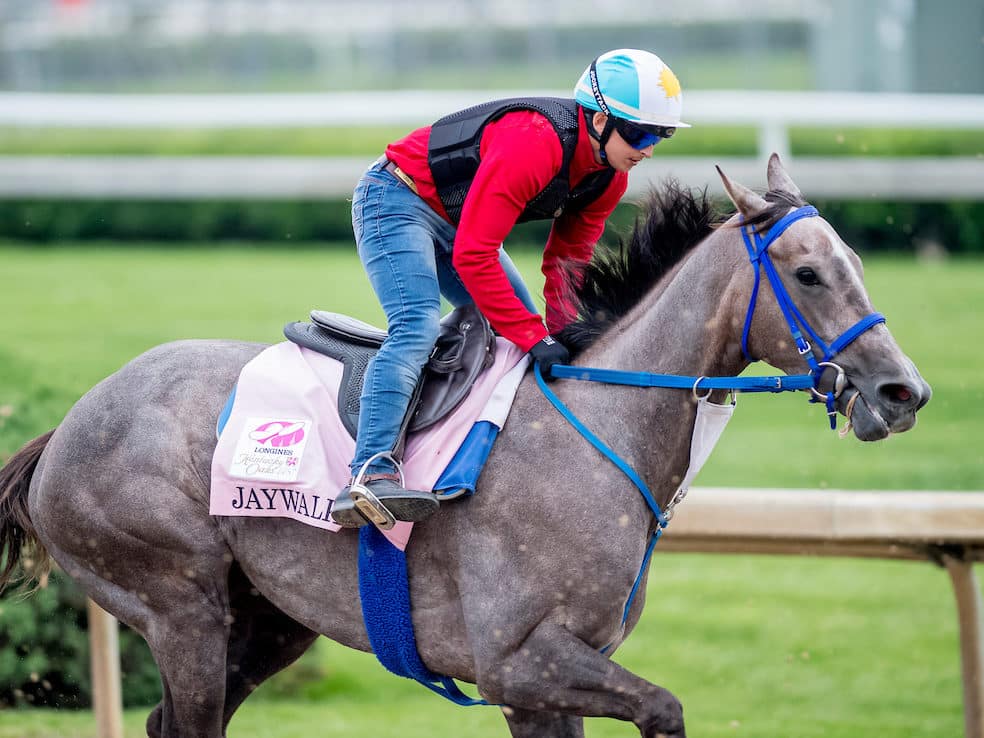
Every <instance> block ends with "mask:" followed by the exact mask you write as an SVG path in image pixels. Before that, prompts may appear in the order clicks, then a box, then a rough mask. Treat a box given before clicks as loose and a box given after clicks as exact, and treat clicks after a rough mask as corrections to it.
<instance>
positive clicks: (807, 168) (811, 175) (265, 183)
mask: <svg viewBox="0 0 984 738" xmlns="http://www.w3.org/2000/svg"><path fill="white" fill-rule="evenodd" d="M373 158H374V157H363V158H357V157H355V158H353V157H348V158H341V157H339V158H335V157H332V158H317V157H310V158H307V157H266V156H254V157H225V156H212V157H183V156H175V157H123V156H121V157H84V156H73V157H55V156H52V157H33V156H31V157H18V156H8V157H0V197H54V198H81V199H85V198H109V199H141V198H143V199H164V200H167V199H172V200H173V199H179V200H180V199H199V198H201V199H208V198H231V199H266V200H279V199H288V200H290V199H318V198H339V197H349V196H351V194H352V189H353V188H354V187H355V183H356V182H357V181H358V179H359V175H360V174H361V173H362V171H363V170H364V169H365V168H366V166H367V165H368V164H369V163H370V162H371V160H372V159H373ZM785 161H786V165H787V168H788V169H789V171H790V173H791V175H792V176H793V178H794V179H795V180H796V182H797V184H798V185H799V186H800V189H802V190H803V192H804V193H806V195H807V197H810V198H818V197H831V198H839V197H847V198H855V199H896V200H948V199H952V198H957V199H977V200H980V199H984V158H982V159H968V158H931V157H919V158H916V157H912V158H871V159H860V158H853V157H851V158H836V159H835V158H830V159H820V158H806V157H803V158H796V159H786V160H785ZM715 165H720V166H721V168H722V169H723V170H724V171H725V172H727V174H728V176H729V177H731V178H732V179H734V180H736V181H740V182H742V183H744V184H747V185H748V186H750V187H755V186H760V185H764V184H765V182H764V179H765V167H764V166H763V164H762V162H761V161H759V160H757V159H750V158H736V157H718V158H705V157H675V156H656V157H654V158H653V159H652V160H650V161H647V162H644V163H643V164H640V165H639V169H638V171H637V172H636V173H634V175H633V176H632V177H630V178H629V187H630V189H629V192H628V194H629V196H630V197H632V196H637V195H639V194H641V193H642V192H643V191H645V190H646V189H647V188H648V187H649V186H650V184H651V183H653V182H658V181H659V180H661V179H663V178H665V177H667V176H670V175H672V176H674V177H676V178H677V179H678V180H680V182H682V183H684V184H686V185H688V186H693V187H703V186H704V185H708V188H709V190H710V191H711V192H714V193H717V194H723V189H722V187H721V182H720V179H719V178H718V176H717V174H716V173H715V171H714V166H715Z"/></svg>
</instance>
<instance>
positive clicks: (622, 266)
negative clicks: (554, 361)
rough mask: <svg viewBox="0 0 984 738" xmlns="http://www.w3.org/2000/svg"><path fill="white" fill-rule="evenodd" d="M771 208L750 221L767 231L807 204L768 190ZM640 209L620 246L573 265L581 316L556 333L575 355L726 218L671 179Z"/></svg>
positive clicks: (572, 290) (571, 286)
mask: <svg viewBox="0 0 984 738" xmlns="http://www.w3.org/2000/svg"><path fill="white" fill-rule="evenodd" d="M764 197H765V199H766V200H767V201H768V202H769V203H771V205H770V207H769V208H768V209H766V210H764V211H763V212H761V213H759V214H758V215H757V216H755V217H754V218H752V219H751V220H749V221H746V223H748V224H751V225H754V226H755V228H756V230H758V231H763V230H765V229H768V228H769V227H771V226H772V225H773V224H774V223H775V222H776V221H778V220H779V219H780V218H781V217H782V216H783V215H785V213H786V212H787V211H788V210H789V208H790V207H799V206H801V205H805V204H806V203H805V202H804V201H803V199H802V197H801V196H798V195H794V194H792V193H789V192H783V191H776V192H772V191H770V192H767V193H766V194H765V195H764ZM640 210H641V212H640V214H639V215H637V216H636V219H635V223H634V225H633V227H632V231H631V233H630V234H629V236H628V238H627V239H626V238H624V237H621V236H620V237H619V239H618V245H617V246H616V247H605V246H601V245H600V244H599V248H596V249H595V252H594V255H593V257H592V259H591V261H590V262H589V263H588V265H587V266H586V267H584V268H583V269H581V270H575V269H571V270H569V271H568V275H567V286H568V292H569V295H570V299H571V303H572V305H573V307H574V311H575V313H576V315H577V318H576V319H575V320H574V321H573V322H571V323H570V324H569V325H567V326H566V327H565V328H564V329H563V330H562V331H561V332H560V333H559V335H558V338H559V339H560V340H561V342H563V344H564V345H565V346H567V348H568V349H570V351H571V353H572V354H573V355H575V356H576V355H577V354H579V353H580V352H582V351H584V350H585V349H586V348H588V346H590V345H591V344H592V343H594V342H595V341H596V340H597V339H598V337H599V336H601V335H602V334H603V333H604V332H605V331H606V330H608V328H610V327H611V326H612V325H614V324H615V323H616V322H617V321H618V320H619V319H620V318H621V317H622V316H624V315H626V314H627V313H628V312H629V311H630V310H631V309H632V308H633V307H635V306H636V305H637V304H638V303H639V302H640V301H641V300H642V299H643V297H645V296H646V294H648V293H649V291H650V290H651V289H652V288H653V287H654V286H655V285H656V284H657V283H658V282H659V281H660V280H661V279H662V278H663V277H664V276H665V275H666V274H668V273H669V272H670V271H671V270H672V269H673V268H674V267H675V266H676V265H677V264H679V263H680V262H681V261H682V260H683V259H684V257H685V256H687V254H689V253H690V252H691V251H692V250H693V249H694V248H695V247H696V246H697V244H699V243H700V242H701V241H703V240H704V239H705V238H707V237H708V236H709V235H711V233H712V232H713V231H714V230H715V229H716V228H718V227H720V226H721V225H722V224H723V223H724V222H725V221H726V220H727V219H728V218H730V217H731V214H730V213H726V214H722V213H721V212H720V211H718V210H717V209H716V208H715V206H714V203H713V201H712V200H711V199H710V198H709V197H708V195H707V188H706V187H705V188H704V189H702V190H692V189H689V188H685V187H683V186H681V185H680V183H679V181H677V180H676V179H673V178H670V179H667V180H665V181H664V183H663V185H662V187H660V188H657V187H653V188H651V189H650V190H649V192H648V194H647V196H646V198H645V199H644V200H643V201H642V202H641V203H640Z"/></svg>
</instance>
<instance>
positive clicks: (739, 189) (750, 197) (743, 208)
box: [714, 165, 769, 220]
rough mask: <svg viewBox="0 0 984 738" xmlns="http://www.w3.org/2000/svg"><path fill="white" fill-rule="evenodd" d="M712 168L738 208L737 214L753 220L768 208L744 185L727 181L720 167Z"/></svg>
mask: <svg viewBox="0 0 984 738" xmlns="http://www.w3.org/2000/svg"><path fill="white" fill-rule="evenodd" d="M714 168H715V169H717V172H718V175H720V177H721V181H722V182H723V183H724V191H725V192H727V193H728V197H730V198H731V202H733V203H734V204H735V207H736V208H738V210H739V212H741V214H742V215H744V216H745V218H746V219H748V220H750V219H752V218H754V217H755V216H756V215H758V214H759V213H761V212H762V211H763V210H765V209H766V208H768V207H769V203H767V202H766V201H765V200H764V199H762V198H761V197H759V195H758V194H756V193H755V192H752V191H751V190H750V189H748V188H747V187H745V185H743V184H739V183H737V182H732V181H731V180H730V179H728V177H727V175H726V174H725V173H724V172H722V171H721V167H719V166H717V165H715V166H714Z"/></svg>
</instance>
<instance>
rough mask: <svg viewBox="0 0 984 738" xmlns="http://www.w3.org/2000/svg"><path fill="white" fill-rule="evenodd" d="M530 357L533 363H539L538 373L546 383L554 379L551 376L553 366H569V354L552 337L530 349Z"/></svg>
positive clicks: (564, 347)
mask: <svg viewBox="0 0 984 738" xmlns="http://www.w3.org/2000/svg"><path fill="white" fill-rule="evenodd" d="M530 355H532V357H533V361H535V362H537V363H539V365H540V373H541V374H543V378H544V379H546V380H547V381H548V382H552V381H553V380H554V379H556V377H554V376H552V371H553V365H554V364H569V363H570V361H571V354H570V352H569V351H568V350H567V347H566V346H564V344H562V343H561V342H560V341H558V340H557V339H556V338H554V337H553V336H547V337H546V338H543V339H541V340H539V341H537V342H536V343H534V344H533V346H532V347H530Z"/></svg>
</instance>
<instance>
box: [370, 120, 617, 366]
mask: <svg viewBox="0 0 984 738" xmlns="http://www.w3.org/2000/svg"><path fill="white" fill-rule="evenodd" d="M578 117H579V120H580V124H579V128H578V141H577V146H576V148H575V150H574V156H573V158H572V160H571V164H570V186H571V188H574V187H576V186H577V184H578V183H579V182H580V181H581V180H582V179H583V178H584V177H585V176H586V175H588V174H590V173H592V172H595V171H598V170H600V169H603V168H604V167H605V166H606V165H604V164H598V163H597V162H596V161H595V158H594V151H593V149H592V147H591V141H590V138H589V136H588V132H587V129H586V128H585V124H584V119H583V117H581V116H578ZM429 137H430V126H427V127H424V128H419V129H417V130H416V131H414V132H413V133H411V134H410V135H408V136H406V137H405V138H403V139H400V140H399V141H396V142H394V143H392V144H390V145H389V146H388V147H387V149H386V156H387V157H388V158H389V159H390V160H391V161H394V162H396V164H397V165H398V166H399V167H400V168H401V169H402V170H403V171H404V172H406V173H407V174H408V175H410V176H411V177H412V178H413V180H414V182H415V183H416V185H417V190H418V193H419V194H420V196H421V197H422V198H423V199H424V200H425V201H426V202H427V204H428V205H430V206H431V207H432V208H433V209H434V211H435V212H437V213H438V214H439V215H441V217H443V218H444V219H445V220H449V219H448V217H447V213H446V212H445V210H444V206H443V205H442V204H441V200H440V198H439V197H438V195H437V189H436V187H435V185H434V179H433V176H432V175H431V172H430V167H429V166H428V164H427V142H428V139H429ZM479 153H480V155H481V163H480V164H479V167H478V171H476V173H475V177H474V179H473V180H472V183H471V186H470V188H469V190H468V195H467V197H466V198H465V202H464V206H463V207H462V211H461V217H460V219H459V222H458V228H457V232H456V234H455V240H454V249H453V253H452V260H453V263H454V267H455V269H456V270H457V272H458V274H459V275H460V276H461V279H462V282H464V285H465V287H466V288H467V289H468V292H469V294H470V295H471V296H472V298H473V299H474V300H475V304H476V305H477V306H478V309H479V310H481V311H482V313H483V314H484V315H485V317H487V318H488V319H489V322H490V323H491V324H492V326H493V327H494V328H495V329H496V330H497V331H498V332H499V333H500V334H501V335H502V336H503V337H505V338H507V339H509V340H510V341H512V342H513V343H515V344H516V345H518V346H519V347H520V348H522V349H523V350H529V348H530V347H531V346H532V345H533V344H535V343H536V342H537V341H539V340H540V339H542V338H544V337H545V336H546V335H547V333H548V329H549V332H551V333H555V332H556V331H558V330H560V329H561V328H562V327H563V326H564V325H566V324H567V323H568V322H570V321H571V320H572V319H573V318H574V314H573V308H572V307H571V306H570V304H569V302H568V300H567V299H566V295H565V293H566V290H565V282H564V280H565V267H569V266H571V265H572V264H573V265H578V264H585V263H587V262H588V260H589V259H590V258H591V253H592V251H593V249H594V244H595V243H596V242H597V241H598V239H599V238H600V237H601V234H602V232H603V231H604V229H605V221H606V220H607V219H608V216H609V215H611V212H612V210H614V209H615V206H616V205H617V204H618V201H619V200H620V199H621V197H622V195H624V194H625V189H626V187H627V183H628V177H627V175H626V174H625V173H623V172H616V173H615V176H614V177H613V178H612V181H611V183H610V184H609V186H608V187H607V188H606V190H605V191H604V192H603V193H602V194H601V195H600V196H599V197H598V198H597V199H596V200H594V201H593V202H591V203H589V204H588V205H586V206H585V207H584V208H583V209H582V210H580V211H578V212H576V213H564V214H563V215H561V216H560V217H559V218H557V219H556V220H554V223H553V227H552V228H551V231H550V237H549V238H548V239H547V245H546V248H545V249H544V252H543V266H542V271H543V274H544V277H545V278H546V281H545V284H544V288H543V295H544V298H545V300H546V305H547V315H546V318H547V327H544V325H543V322H542V320H541V318H540V317H539V316H537V315H534V314H532V313H530V312H529V311H528V310H527V309H526V307H524V305H523V303H522V302H520V300H519V298H518V297H516V294H515V292H514V291H513V289H512V287H511V286H510V284H509V280H508V279H507V277H506V274H505V272H504V271H503V269H502V267H501V266H500V265H499V253H498V251H499V247H500V246H501V245H502V242H503V241H504V240H505V238H506V236H507V235H508V234H509V232H510V231H511V230H512V229H513V226H515V224H516V221H517V219H518V218H519V216H520V214H521V213H522V212H523V209H524V208H525V207H526V205H527V203H529V202H530V200H532V199H533V198H534V197H536V196H537V195H538V194H539V193H540V192H541V191H542V190H543V188H544V187H546V185H547V184H548V183H549V182H550V180H552V179H553V178H554V177H555V176H556V175H557V173H558V172H559V171H560V167H561V164H562V161H563V150H562V147H561V144H560V138H559V137H558V136H557V132H556V131H555V130H554V128H553V126H551V125H550V122H549V121H548V120H547V119H546V117H544V116H543V115H541V114H540V113H537V112H534V111H532V110H518V111H514V112H510V113H506V114H505V115H503V116H502V117H501V118H499V119H497V120H495V121H493V122H491V123H489V124H488V125H487V126H486V127H485V129H484V130H483V132H482V140H481V143H480V147H479ZM449 222H450V221H449Z"/></svg>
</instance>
